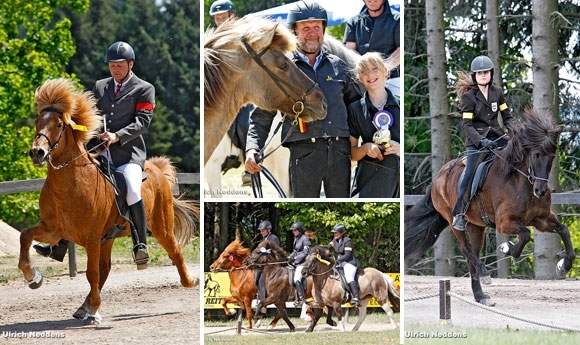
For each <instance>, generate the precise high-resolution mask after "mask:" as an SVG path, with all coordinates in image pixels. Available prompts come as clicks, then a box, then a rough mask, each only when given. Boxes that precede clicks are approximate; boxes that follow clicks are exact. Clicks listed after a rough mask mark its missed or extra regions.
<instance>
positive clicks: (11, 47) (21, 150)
mask: <svg viewBox="0 0 580 345" xmlns="http://www.w3.org/2000/svg"><path fill="white" fill-rule="evenodd" d="M88 4H89V0H29V1H21V0H6V1H3V2H2V3H0V42H2V43H1V46H2V48H1V50H2V54H1V55H0V74H2V76H4V78H2V80H0V99H2V100H3V101H2V102H0V128H2V132H1V133H2V135H1V137H2V140H0V181H13V180H24V179H30V178H39V177H44V176H45V174H46V170H45V169H37V168H35V167H33V165H32V162H31V161H30V158H28V155H27V152H28V150H29V148H30V144H31V143H32V139H33V137H34V128H33V120H34V118H35V117H36V114H35V105H34V90H35V89H36V88H37V87H38V86H40V85H41V84H42V83H43V82H44V81H45V80H46V79H49V78H56V77H74V75H70V74H68V73H66V72H65V71H64V70H63V66H65V65H66V63H67V61H68V60H69V59H70V57H71V56H72V55H73V54H74V51H75V46H74V42H73V39H72V36H71V33H70V27H71V21H70V20H69V19H68V18H66V17H64V16H62V15H60V11H59V10H60V9H62V8H64V7H66V8H68V9H69V10H70V11H76V12H81V11H84V10H86V9H87V8H88ZM37 200H38V193H19V194H12V195H2V196H0V219H2V220H3V221H5V222H7V223H9V224H12V225H14V226H18V225H21V224H22V223H23V222H24V221H27V222H34V221H36V220H37V219H38V212H37V211H38V204H37Z"/></svg>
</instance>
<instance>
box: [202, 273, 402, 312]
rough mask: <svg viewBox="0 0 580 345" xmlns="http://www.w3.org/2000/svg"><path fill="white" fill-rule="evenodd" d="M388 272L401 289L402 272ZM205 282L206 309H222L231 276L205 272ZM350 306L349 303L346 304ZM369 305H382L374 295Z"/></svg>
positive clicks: (231, 306)
mask: <svg viewBox="0 0 580 345" xmlns="http://www.w3.org/2000/svg"><path fill="white" fill-rule="evenodd" d="M383 274H388V275H390V276H391V278H393V280H394V281H395V286H396V287H397V289H398V290H401V274H400V273H383ZM203 278H204V284H203V301H204V306H203V307H204V308H205V309H221V308H222V300H223V299H224V298H226V297H230V296H231V293H230V277H229V275H228V273H227V272H219V273H213V272H205V273H204V277H203ZM346 305H347V306H349V305H348V304H346ZM368 306H369V307H380V305H379V303H378V302H377V301H376V300H375V299H374V297H373V298H372V299H371V300H370V301H369V304H368ZM228 307H230V308H235V305H233V304H228Z"/></svg>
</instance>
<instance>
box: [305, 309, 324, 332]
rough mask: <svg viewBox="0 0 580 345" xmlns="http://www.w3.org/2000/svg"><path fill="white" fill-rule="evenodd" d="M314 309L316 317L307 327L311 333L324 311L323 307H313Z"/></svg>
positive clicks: (307, 330)
mask: <svg viewBox="0 0 580 345" xmlns="http://www.w3.org/2000/svg"><path fill="white" fill-rule="evenodd" d="M312 310H313V311H314V317H313V318H312V322H310V325H309V326H308V328H307V329H306V333H311V332H312V331H314V326H316V324H317V323H318V320H319V319H320V317H321V316H322V313H323V310H322V308H312Z"/></svg>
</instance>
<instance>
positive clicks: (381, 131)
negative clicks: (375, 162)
mask: <svg viewBox="0 0 580 345" xmlns="http://www.w3.org/2000/svg"><path fill="white" fill-rule="evenodd" d="M393 122H394V120H393V114H391V113H390V112H388V111H386V110H381V111H379V112H377V113H376V114H375V116H374V117H373V125H375V127H376V128H377V131H376V132H375V134H374V135H373V142H374V143H375V144H376V145H378V146H379V147H380V148H381V150H382V151H384V150H385V149H387V148H389V147H390V146H391V131H390V130H389V128H390V127H391V126H392V125H393Z"/></svg>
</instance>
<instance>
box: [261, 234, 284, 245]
mask: <svg viewBox="0 0 580 345" xmlns="http://www.w3.org/2000/svg"><path fill="white" fill-rule="evenodd" d="M262 241H270V242H272V243H274V244H276V245H277V246H279V245H280V239H279V238H278V236H276V235H274V234H273V233H272V232H269V233H268V235H266V237H264V238H262Z"/></svg>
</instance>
